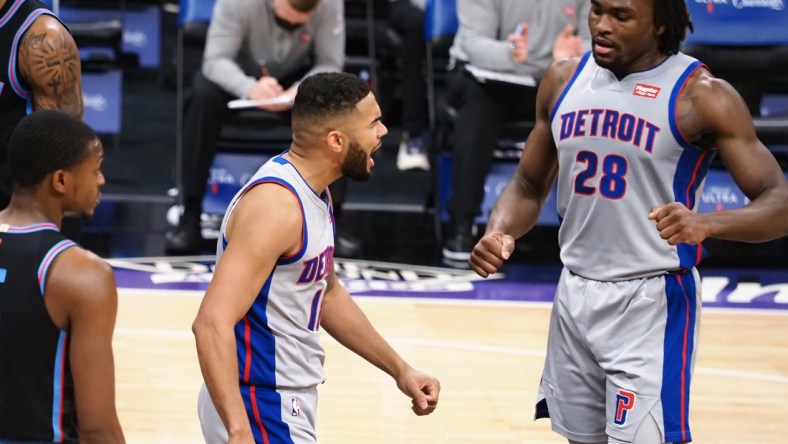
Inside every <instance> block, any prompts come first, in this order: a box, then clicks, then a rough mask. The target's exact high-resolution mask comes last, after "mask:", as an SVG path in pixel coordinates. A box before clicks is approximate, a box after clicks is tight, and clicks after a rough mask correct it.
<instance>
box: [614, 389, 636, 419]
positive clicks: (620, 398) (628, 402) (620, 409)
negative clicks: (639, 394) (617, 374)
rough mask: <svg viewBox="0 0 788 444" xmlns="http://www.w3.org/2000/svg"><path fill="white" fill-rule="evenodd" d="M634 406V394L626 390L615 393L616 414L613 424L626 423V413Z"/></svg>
mask: <svg viewBox="0 0 788 444" xmlns="http://www.w3.org/2000/svg"><path fill="white" fill-rule="evenodd" d="M634 407H635V394H634V393H632V392H628V391H626V390H619V391H618V393H616V415H615V417H614V418H613V424H615V425H624V424H626V423H627V413H629V411H630V410H632V409H633V408H634Z"/></svg>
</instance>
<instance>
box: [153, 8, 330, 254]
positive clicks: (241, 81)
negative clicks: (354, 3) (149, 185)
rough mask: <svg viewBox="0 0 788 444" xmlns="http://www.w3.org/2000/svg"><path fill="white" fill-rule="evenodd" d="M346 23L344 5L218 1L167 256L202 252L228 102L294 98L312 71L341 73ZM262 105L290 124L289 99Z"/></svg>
mask: <svg viewBox="0 0 788 444" xmlns="http://www.w3.org/2000/svg"><path fill="white" fill-rule="evenodd" d="M344 54H345V23H344V9H343V2H342V0H217V1H216V5H215V7H214V12H213V18H212V20H211V23H210V26H209V28H208V35H207V39H206V43H205V53H204V56H203V62H202V70H201V72H197V73H196V75H195V77H194V80H193V84H192V89H193V91H192V93H191V96H190V97H189V98H188V99H187V102H186V104H185V110H184V121H183V128H182V131H183V154H182V155H183V159H182V162H181V177H182V183H181V184H180V186H181V189H180V196H181V203H182V204H183V206H184V212H183V215H182V216H181V219H180V222H179V225H178V227H176V229H175V230H173V231H171V232H169V233H167V243H166V248H167V251H168V253H175V254H177V253H180V254H189V253H196V252H198V251H199V249H200V245H201V243H202V237H201V234H200V215H201V214H202V198H203V194H204V192H205V184H206V182H207V180H208V174H209V170H210V166H211V163H212V160H213V156H214V153H215V151H216V142H217V139H218V136H219V131H220V129H221V126H222V124H223V122H224V120H225V118H226V117H227V116H228V115H229V113H230V112H232V111H230V110H228V108H227V102H228V101H230V100H232V99H237V98H245V99H254V100H257V99H270V98H274V97H281V98H282V99H286V98H291V99H292V98H293V97H295V94H296V90H297V89H298V84H299V83H300V82H301V80H303V79H304V78H305V77H307V76H310V75H312V74H314V73H317V72H338V71H341V70H342V66H343V63H344ZM282 102H283V103H277V104H273V105H264V106H261V108H262V109H264V110H267V111H271V112H275V113H277V114H279V115H280V117H281V118H282V120H283V121H282V123H283V124H285V125H289V122H290V108H291V107H292V100H290V101H287V100H282Z"/></svg>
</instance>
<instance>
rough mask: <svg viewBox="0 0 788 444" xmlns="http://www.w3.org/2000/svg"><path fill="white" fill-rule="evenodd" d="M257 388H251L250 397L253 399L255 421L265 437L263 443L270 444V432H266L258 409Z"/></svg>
mask: <svg viewBox="0 0 788 444" xmlns="http://www.w3.org/2000/svg"><path fill="white" fill-rule="evenodd" d="M254 392H255V386H251V387H249V397H250V398H252V399H251V400H250V401H252V411H253V412H254V421H255V422H256V423H257V427H259V428H260V433H261V434H262V435H263V443H264V444H270V443H269V442H268V431H267V430H265V426H264V425H263V420H262V419H260V410H259V409H258V408H257V396H255V393H254Z"/></svg>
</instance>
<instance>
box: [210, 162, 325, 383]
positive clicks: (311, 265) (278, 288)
mask: <svg viewBox="0 0 788 444" xmlns="http://www.w3.org/2000/svg"><path fill="white" fill-rule="evenodd" d="M260 184H276V185H278V186H282V187H284V188H287V189H288V190H290V192H292V193H293V195H294V196H295V197H296V198H297V199H298V202H299V204H300V207H301V215H302V216H303V231H302V233H301V234H302V240H301V248H300V249H299V250H298V252H297V253H296V254H295V255H293V256H290V257H281V258H279V260H278V261H277V262H276V265H275V266H274V268H273V270H272V271H271V274H270V275H269V276H268V279H267V280H266V281H265V284H264V285H263V287H262V288H261V289H260V293H259V294H258V295H257V298H256V299H255V301H254V303H253V304H252V307H251V308H250V309H249V311H248V312H247V313H246V315H245V316H244V317H243V318H242V319H241V321H240V322H238V324H236V326H235V339H236V344H237V351H238V372H239V376H240V380H239V381H240V383H241V385H242V387H243V386H258V387H263V388H267V389H305V388H310V387H314V386H316V385H317V384H320V383H322V382H323V381H324V380H325V373H324V372H323V361H324V352H323V347H322V346H321V345H320V342H319V337H320V333H319V328H320V313H321V306H322V302H323V295H324V293H325V290H326V285H327V284H326V276H328V274H329V273H330V271H331V270H332V268H333V258H334V216H333V213H332V210H331V202H330V197H329V192H328V190H327V189H326V190H324V191H323V192H322V193H321V195H318V194H317V193H315V192H314V191H313V190H312V189H311V188H310V187H309V185H308V184H307V183H306V181H305V180H304V178H303V177H301V174H300V173H299V172H298V170H296V168H295V167H294V166H293V165H292V164H291V163H290V162H288V161H287V159H285V158H284V157H282V155H279V156H276V157H274V158H272V159H271V160H269V161H268V162H266V163H265V164H264V165H263V166H261V167H260V169H259V170H258V171H257V172H256V173H255V174H254V176H252V178H251V179H250V180H249V182H248V183H247V184H246V185H244V187H243V188H242V189H241V190H240V191H239V192H238V194H236V196H235V197H234V198H233V200H232V201H231V203H230V206H229V207H228V209H227V212H226V214H225V216H224V220H223V221H222V227H221V237H220V239H219V243H218V246H217V254H216V260H217V263H218V262H219V261H221V258H222V252H223V251H224V249H225V248H226V246H227V245H228V240H227V238H226V237H225V228H226V225H227V220H228V219H229V217H230V215H231V214H232V212H233V209H234V208H235V205H236V204H237V203H238V200H239V199H241V198H242V197H243V195H244V194H245V193H246V192H247V191H249V189H251V188H252V187H254V186H257V185H260ZM260 223H261V224H264V223H266V222H265V221H264V220H261V221H260ZM229 242H230V243H232V239H231V240H229Z"/></svg>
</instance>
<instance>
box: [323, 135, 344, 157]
mask: <svg viewBox="0 0 788 444" xmlns="http://www.w3.org/2000/svg"><path fill="white" fill-rule="evenodd" d="M346 139H347V136H345V133H343V132H342V131H339V130H333V131H329V133H328V135H326V143H327V144H328V147H329V148H330V149H331V151H333V152H335V153H340V152H342V149H343V148H344V146H345V142H346Z"/></svg>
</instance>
